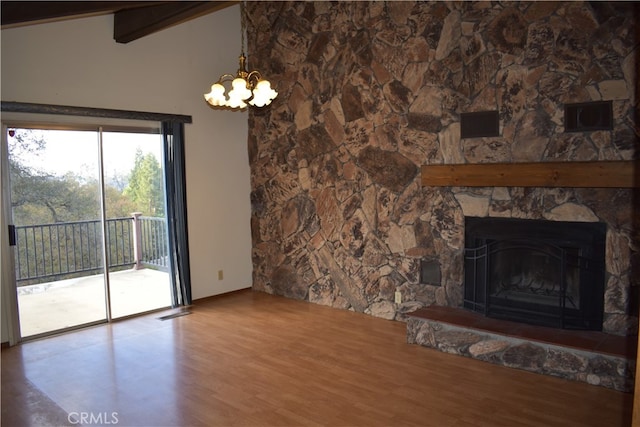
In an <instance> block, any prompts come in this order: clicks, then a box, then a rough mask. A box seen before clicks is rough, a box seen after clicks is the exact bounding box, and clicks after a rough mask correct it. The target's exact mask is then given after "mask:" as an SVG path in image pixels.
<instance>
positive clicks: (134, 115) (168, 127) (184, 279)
mask: <svg viewBox="0 0 640 427" xmlns="http://www.w3.org/2000/svg"><path fill="white" fill-rule="evenodd" d="M0 110H1V111H2V112H3V113H25V114H29V115H31V114H35V115H44V116H46V115H54V116H55V115H62V116H70V117H76V118H90V119H97V120H94V122H97V126H98V127H99V128H100V130H99V132H100V133H101V132H102V129H103V127H104V126H101V125H100V123H101V119H104V120H106V119H116V120H135V121H152V122H156V123H158V122H160V123H161V125H162V133H163V141H164V144H163V151H164V156H163V157H164V159H165V160H164V171H165V194H166V205H167V220H168V226H169V230H168V231H169V250H170V262H171V267H172V269H171V270H172V271H173V274H171V275H170V282H171V289H172V306H173V307H174V308H175V307H179V306H187V305H190V304H191V278H190V267H189V251H188V233H187V231H188V230H187V221H186V218H187V210H186V182H185V165H184V124H185V123H192V119H191V116H184V115H174V114H163V113H150V112H140V111H126V110H112V109H100V108H86V107H72V106H62V105H48V104H32V103H21V102H5V101H2V103H1V104H0ZM79 121H80V122H82V121H81V120H79ZM65 122H67V123H74V121H73V120H68V119H67V120H65ZM73 126H76V125H75V124H74V125H73ZM80 126H82V125H80ZM106 127H108V126H106ZM118 127H121V126H118ZM2 128H3V131H4V135H3V139H6V125H5V123H4V120H3V126H2ZM2 147H3V148H2V151H4V150H6V147H7V144H6V141H4V140H3V141H2ZM100 150H102V147H101V146H100ZM1 154H2V165H0V173H2V178H3V179H2V186H3V188H2V194H3V200H1V202H2V211H1V212H0V214H1V221H0V224H2V230H1V234H0V235H1V236H2V237H3V239H2V242H1V243H0V244H1V246H2V247H1V249H0V257H1V260H0V261H1V263H2V271H3V273H2V283H1V286H0V288H1V289H0V292H1V300H2V306H1V307H0V310H1V311H2V321H3V323H5V322H6V323H5V324H6V325H7V326H6V333H7V335H8V339H9V345H15V344H16V343H18V342H19V341H20V340H21V337H20V327H19V320H18V302H17V290H16V289H15V286H14V285H15V271H14V269H13V268H10V267H11V266H12V265H13V256H12V253H11V248H10V246H9V237H10V236H9V234H10V233H9V231H8V226H9V222H8V221H9V220H10V218H11V212H10V206H9V204H8V203H6V202H7V200H5V198H8V194H9V193H7V192H6V191H5V190H7V191H8V190H9V189H8V188H5V185H7V187H8V179H5V174H6V176H7V177H8V173H9V172H8V164H6V159H8V155H7V154H8V153H4V152H2V153H1ZM101 156H102V153H101ZM101 176H102V173H101ZM101 179H102V178H101ZM5 183H7V184H5ZM102 211H103V214H104V206H102ZM103 222H104V218H103ZM5 236H6V238H5ZM105 265H108V264H105ZM7 270H8V271H7ZM10 274H13V278H12V277H11V276H10ZM107 286H108V285H107ZM12 287H13V292H12V289H11V288H12ZM107 295H108V294H107ZM107 300H108V296H107ZM111 320H112V318H111V313H110V307H109V303H108V302H107V321H108V322H110V321H111ZM3 329H5V328H4V327H3Z"/></svg>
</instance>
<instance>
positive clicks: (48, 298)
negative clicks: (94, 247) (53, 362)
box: [18, 268, 171, 338]
mask: <svg viewBox="0 0 640 427" xmlns="http://www.w3.org/2000/svg"><path fill="white" fill-rule="evenodd" d="M109 286H110V289H111V313H112V314H111V317H112V318H114V319H116V318H119V317H125V316H130V315H133V314H138V313H144V312H147V311H151V310H156V309H161V308H166V307H170V306H171V289H170V281H169V274H168V273H166V272H162V271H157V270H151V269H148V268H145V269H140V270H124V271H118V272H114V273H111V274H110V275H109ZM105 301H106V299H105V285H104V277H103V275H102V274H98V275H93V276H85V277H79V278H75V279H66V280H59V281H56V282H49V283H41V284H38V285H32V286H21V287H18V312H19V315H20V331H21V335H22V337H23V338H24V337H30V336H34V335H40V334H43V333H47V332H52V331H57V330H61V329H66V328H71V327H75V326H79V325H83V324H87V323H92V322H99V321H101V320H105V319H106V302H105Z"/></svg>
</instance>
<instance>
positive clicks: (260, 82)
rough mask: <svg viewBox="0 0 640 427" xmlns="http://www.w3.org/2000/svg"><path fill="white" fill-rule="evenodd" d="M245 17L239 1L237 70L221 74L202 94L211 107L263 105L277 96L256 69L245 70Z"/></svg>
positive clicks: (242, 107) (234, 108) (269, 102)
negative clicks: (239, 44) (239, 35)
mask: <svg viewBox="0 0 640 427" xmlns="http://www.w3.org/2000/svg"><path fill="white" fill-rule="evenodd" d="M245 19H246V18H245V11H244V3H241V4H240V27H241V29H240V31H241V53H240V57H239V58H238V62H239V65H238V71H237V72H236V75H235V76H234V75H232V74H223V75H221V76H220V78H219V79H218V81H217V82H215V83H214V84H213V85H211V91H210V92H209V93H205V94H204V99H205V101H207V102H208V103H209V105H211V106H212V107H216V108H221V109H230V110H244V109H245V108H247V105H251V106H252V107H264V106H266V105H269V104H271V101H273V100H274V99H275V98H276V97H277V96H278V92H276V91H275V90H273V88H271V82H269V80H266V79H263V78H262V74H260V72H259V71H258V70H253V71H247V57H246V56H245V54H244V49H245V40H244V34H245V32H246V24H245ZM225 85H226V86H225Z"/></svg>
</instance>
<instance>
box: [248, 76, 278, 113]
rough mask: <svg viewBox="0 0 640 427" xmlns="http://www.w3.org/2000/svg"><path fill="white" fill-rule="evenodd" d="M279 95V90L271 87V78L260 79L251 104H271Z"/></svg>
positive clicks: (262, 105)
mask: <svg viewBox="0 0 640 427" xmlns="http://www.w3.org/2000/svg"><path fill="white" fill-rule="evenodd" d="M276 96H278V92H276V91H275V90H273V89H271V83H270V82H269V80H260V81H259V82H258V84H257V85H256V88H255V89H254V90H253V98H252V99H251V101H249V104H251V105H253V106H256V107H264V106H265V105H269V104H271V101H272V100H273V99H275V98H276Z"/></svg>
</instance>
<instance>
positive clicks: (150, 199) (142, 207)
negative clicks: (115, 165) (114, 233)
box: [123, 148, 164, 216]
mask: <svg viewBox="0 0 640 427" xmlns="http://www.w3.org/2000/svg"><path fill="white" fill-rule="evenodd" d="M163 189H164V181H163V177H162V168H161V167H160V163H159V162H158V160H157V159H156V157H155V156H154V155H153V154H152V153H147V154H143V152H142V150H140V148H138V149H137V150H136V159H135V164H134V167H133V170H132V171H131V175H130V177H129V184H128V185H127V187H126V188H125V189H124V192H123V194H124V195H125V196H128V197H130V198H131V200H133V202H134V203H135V205H136V208H137V210H139V211H140V212H142V214H143V215H147V216H164V191H163Z"/></svg>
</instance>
